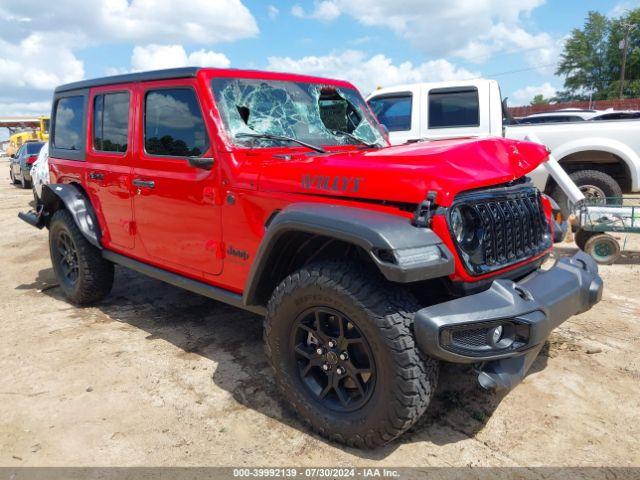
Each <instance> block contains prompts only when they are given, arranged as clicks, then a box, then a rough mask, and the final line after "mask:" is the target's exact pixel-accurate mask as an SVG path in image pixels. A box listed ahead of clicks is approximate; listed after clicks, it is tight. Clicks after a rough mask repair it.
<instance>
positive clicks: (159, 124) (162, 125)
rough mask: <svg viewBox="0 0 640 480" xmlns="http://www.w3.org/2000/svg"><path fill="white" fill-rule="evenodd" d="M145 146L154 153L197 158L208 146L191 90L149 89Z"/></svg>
mask: <svg viewBox="0 0 640 480" xmlns="http://www.w3.org/2000/svg"><path fill="white" fill-rule="evenodd" d="M144 146H145V150H146V151H147V153H150V154H152V155H166V156H178V157H197V156H200V155H202V154H203V153H204V152H205V151H206V150H207V149H208V148H209V141H208V139H207V133H206V129H205V126H204V120H203V119H202V113H201V112H200V106H199V105H198V100H197V99H196V95H195V92H194V91H193V90H192V89H190V88H173V89H163V90H150V91H149V92H147V95H146V97H145V106H144Z"/></svg>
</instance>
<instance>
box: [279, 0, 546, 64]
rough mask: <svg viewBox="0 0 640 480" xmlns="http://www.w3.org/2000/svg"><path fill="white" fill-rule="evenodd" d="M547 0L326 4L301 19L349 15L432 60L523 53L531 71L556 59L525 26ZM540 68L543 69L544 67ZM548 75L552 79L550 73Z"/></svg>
mask: <svg viewBox="0 0 640 480" xmlns="http://www.w3.org/2000/svg"><path fill="white" fill-rule="evenodd" d="M544 3H545V0H449V1H448V2H442V1H441V0H394V1H389V0H323V1H315V2H314V4H313V8H312V9H310V10H309V11H305V10H304V9H303V8H302V7H301V6H300V5H295V6H294V7H293V8H292V10H291V13H292V14H293V15H295V16H297V17H300V18H314V19H318V20H323V21H331V20H333V19H335V18H337V17H338V16H340V15H349V16H351V17H353V18H355V19H356V20H357V21H358V22H359V23H361V24H363V25H366V26H371V27H380V28H387V29H391V30H392V31H393V32H394V33H395V34H396V35H397V36H399V37H401V38H403V39H406V40H408V41H410V42H411V43H412V44H413V45H414V46H415V47H416V48H417V49H419V50H422V51H423V52H426V53H428V54H430V55H434V56H445V55H457V56H460V57H463V58H465V59H466V60H475V61H476V62H477V63H483V62H485V61H487V60H489V58H490V57H491V56H492V55H494V54H496V53H498V52H505V51H514V50H517V51H521V50H523V49H527V50H528V53H526V54H524V56H525V58H526V60H527V61H528V62H529V63H530V64H531V65H533V66H536V65H544V64H543V63H540V62H542V61H546V63H552V62H554V61H555V60H556V59H557V45H556V42H555V41H554V40H553V39H552V38H551V37H550V36H549V35H548V34H546V33H539V34H531V33H529V32H527V31H526V30H524V28H523V26H522V23H523V20H524V19H526V18H527V17H528V16H529V15H530V13H531V12H532V11H533V10H534V9H535V8H537V7H539V6H540V5H542V4H544ZM540 68H542V67H540ZM545 73H548V71H546V72H545Z"/></svg>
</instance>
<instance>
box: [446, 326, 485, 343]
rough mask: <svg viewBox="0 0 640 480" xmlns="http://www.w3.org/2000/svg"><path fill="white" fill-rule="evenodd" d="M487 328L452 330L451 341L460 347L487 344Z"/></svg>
mask: <svg viewBox="0 0 640 480" xmlns="http://www.w3.org/2000/svg"><path fill="white" fill-rule="evenodd" d="M488 334H489V328H469V329H466V330H454V331H453V332H452V334H451V341H452V343H454V344H457V345H459V346H461V347H466V348H469V347H482V346H486V345H487V344H488V342H487V335H488Z"/></svg>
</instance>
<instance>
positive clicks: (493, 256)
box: [454, 187, 551, 274]
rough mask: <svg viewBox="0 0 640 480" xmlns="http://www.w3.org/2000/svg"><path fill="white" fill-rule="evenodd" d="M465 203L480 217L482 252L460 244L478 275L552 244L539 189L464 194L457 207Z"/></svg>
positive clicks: (479, 232) (463, 256)
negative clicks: (464, 248) (468, 248)
mask: <svg viewBox="0 0 640 480" xmlns="http://www.w3.org/2000/svg"><path fill="white" fill-rule="evenodd" d="M462 206H464V207H467V208H471V209H473V211H474V212H475V214H476V217H477V219H478V229H477V234H478V236H479V238H480V247H479V248H480V251H479V252H471V253H470V252H465V251H464V250H463V249H461V248H460V246H459V245H457V247H458V251H459V253H460V254H461V256H462V258H463V260H464V261H465V264H466V266H467V268H468V269H469V270H471V272H472V273H474V274H482V273H487V272H490V271H493V270H497V269H500V268H504V267H506V266H509V265H512V264H514V263H518V262H521V261H523V260H526V259H527V258H530V257H532V256H535V255H537V254H539V253H541V252H543V251H544V250H546V249H547V248H549V247H550V246H551V236H550V234H549V225H548V223H547V219H546V217H545V215H544V209H543V208H542V199H541V195H540V192H539V191H538V190H537V189H536V188H533V187H525V188H522V187H520V188H517V189H515V190H509V189H501V190H499V191H491V190H487V191H485V192H474V193H473V194H468V195H461V196H460V197H459V199H457V200H456V202H455V203H454V207H462Z"/></svg>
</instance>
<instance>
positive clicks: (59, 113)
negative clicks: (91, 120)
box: [53, 95, 84, 150]
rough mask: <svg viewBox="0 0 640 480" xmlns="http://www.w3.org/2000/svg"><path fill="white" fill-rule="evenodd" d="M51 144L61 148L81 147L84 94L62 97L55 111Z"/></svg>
mask: <svg viewBox="0 0 640 480" xmlns="http://www.w3.org/2000/svg"><path fill="white" fill-rule="evenodd" d="M55 116H56V117H55V123H54V131H53V145H54V147H55V148H60V149H63V150H81V149H82V140H83V138H82V126H83V123H84V122H83V120H84V96H82V95H78V96H73V97H63V98H61V99H59V100H58V103H57V104H56V111H55Z"/></svg>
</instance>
